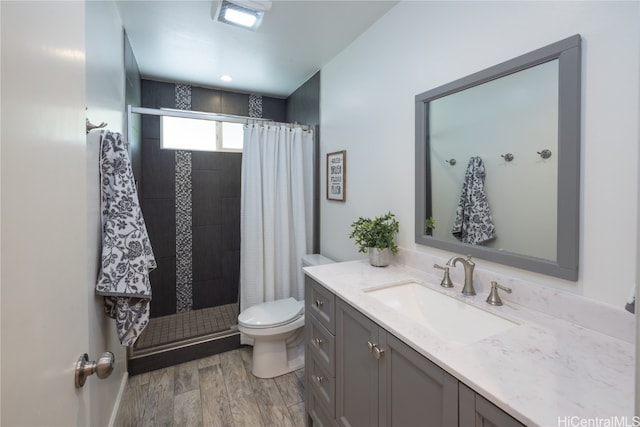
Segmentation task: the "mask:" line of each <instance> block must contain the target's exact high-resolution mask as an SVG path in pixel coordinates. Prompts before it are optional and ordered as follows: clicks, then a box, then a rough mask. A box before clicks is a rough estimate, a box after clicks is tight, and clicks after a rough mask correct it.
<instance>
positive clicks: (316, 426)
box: [307, 392, 336, 427]
mask: <svg viewBox="0 0 640 427" xmlns="http://www.w3.org/2000/svg"><path fill="white" fill-rule="evenodd" d="M307 408H308V409H307V413H308V414H309V416H310V417H311V420H312V421H313V427H334V426H336V423H335V421H334V420H333V417H332V416H331V415H329V414H328V413H327V410H326V408H325V407H324V406H323V405H322V404H321V403H320V402H319V400H318V396H317V395H316V394H315V392H311V393H310V394H309V402H308V403H307Z"/></svg>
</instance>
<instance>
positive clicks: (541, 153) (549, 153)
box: [538, 149, 551, 159]
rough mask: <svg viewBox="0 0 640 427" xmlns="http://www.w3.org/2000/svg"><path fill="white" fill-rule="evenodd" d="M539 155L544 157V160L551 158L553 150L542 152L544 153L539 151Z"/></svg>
mask: <svg viewBox="0 0 640 427" xmlns="http://www.w3.org/2000/svg"><path fill="white" fill-rule="evenodd" d="M538 154H540V157H542V158H543V159H548V158H549V157H551V150H546V149H545V150H542V151H538Z"/></svg>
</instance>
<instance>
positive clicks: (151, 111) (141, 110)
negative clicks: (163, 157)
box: [127, 105, 311, 134]
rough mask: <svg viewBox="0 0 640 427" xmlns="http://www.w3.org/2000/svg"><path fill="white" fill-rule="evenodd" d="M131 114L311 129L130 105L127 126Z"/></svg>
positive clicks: (258, 119) (264, 120) (303, 126)
mask: <svg viewBox="0 0 640 427" xmlns="http://www.w3.org/2000/svg"><path fill="white" fill-rule="evenodd" d="M131 114H147V115H151V116H169V117H183V118H187V119H200V120H212V121H224V122H232V123H246V124H249V123H251V122H265V123H273V124H275V125H285V126H300V127H301V128H302V130H310V129H311V126H307V125H299V124H297V123H279V122H276V121H274V120H271V119H264V118H261V117H246V116H234V115H231V114H218V113H207V112H204V111H191V110H174V109H158V108H146V107H134V106H132V105H127V119H128V120H127V123H129V126H130V124H131ZM128 131H129V134H131V129H128Z"/></svg>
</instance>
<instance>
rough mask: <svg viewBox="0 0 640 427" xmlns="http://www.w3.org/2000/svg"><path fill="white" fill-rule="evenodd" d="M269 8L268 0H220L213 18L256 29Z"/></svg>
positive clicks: (269, 2)
mask: <svg viewBox="0 0 640 427" xmlns="http://www.w3.org/2000/svg"><path fill="white" fill-rule="evenodd" d="M270 9H271V1H270V0H222V1H221V2H220V3H219V4H218V8H217V10H216V13H215V15H214V17H213V19H214V20H216V21H219V22H222V23H224V24H229V25H234V26H236V27H241V28H246V29H248V30H252V31H256V30H257V29H258V27H259V26H260V24H261V23H262V18H263V17H264V13H265V12H267V11H269V10H270Z"/></svg>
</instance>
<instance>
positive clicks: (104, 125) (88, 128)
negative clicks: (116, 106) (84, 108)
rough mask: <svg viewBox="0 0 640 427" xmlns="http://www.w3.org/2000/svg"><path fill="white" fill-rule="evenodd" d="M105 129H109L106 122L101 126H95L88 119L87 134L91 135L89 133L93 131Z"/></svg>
mask: <svg viewBox="0 0 640 427" xmlns="http://www.w3.org/2000/svg"><path fill="white" fill-rule="evenodd" d="M104 127H107V124H106V123H105V122H102V123H100V124H99V125H94V124H93V123H91V122H90V121H89V119H87V133H89V131H91V130H93V129H102V128H104Z"/></svg>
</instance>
